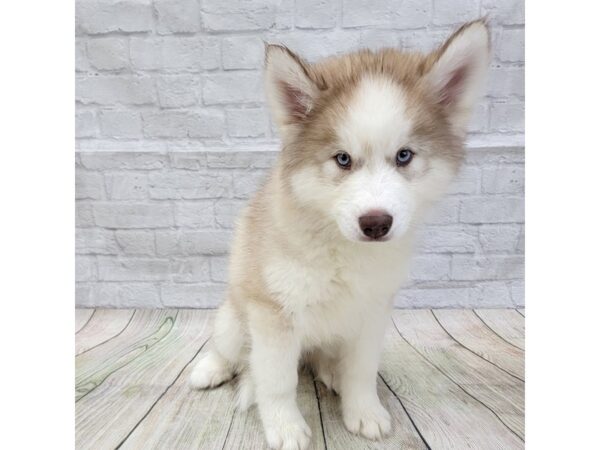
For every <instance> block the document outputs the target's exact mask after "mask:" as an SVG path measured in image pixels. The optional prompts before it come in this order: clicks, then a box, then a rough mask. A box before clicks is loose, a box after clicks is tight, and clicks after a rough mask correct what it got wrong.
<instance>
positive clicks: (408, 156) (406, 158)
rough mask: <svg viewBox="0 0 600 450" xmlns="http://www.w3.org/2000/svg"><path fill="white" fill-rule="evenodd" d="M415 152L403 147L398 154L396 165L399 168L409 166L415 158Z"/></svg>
mask: <svg viewBox="0 0 600 450" xmlns="http://www.w3.org/2000/svg"><path fill="white" fill-rule="evenodd" d="M413 155H414V153H413V151H412V150H411V149H410V148H407V147H403V148H401V149H400V150H398V153H396V165H397V166H398V167H404V166H407V165H408V163H410V161H411V160H412V158H413Z"/></svg>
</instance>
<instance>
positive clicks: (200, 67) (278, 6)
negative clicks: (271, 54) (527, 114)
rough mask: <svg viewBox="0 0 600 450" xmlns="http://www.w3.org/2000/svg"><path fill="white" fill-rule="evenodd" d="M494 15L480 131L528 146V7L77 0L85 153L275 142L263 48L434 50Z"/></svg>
mask: <svg viewBox="0 0 600 450" xmlns="http://www.w3.org/2000/svg"><path fill="white" fill-rule="evenodd" d="M485 14H488V15H489V18H490V21H491V24H492V28H493V49H494V52H493V61H492V70H491V72H492V73H491V76H490V80H489V83H488V89H487V92H486V96H485V98H484V99H483V100H482V102H481V103H480V105H479V106H478V108H477V113H476V116H475V117H474V119H473V122H472V126H471V130H472V134H473V135H474V136H475V137H478V136H491V138H492V139H493V137H494V136H506V135H508V136H516V137H521V136H522V133H523V109H524V89H523V84H524V83H523V76H524V54H523V47H524V45H523V44H524V18H523V1H522V0H521V1H515V0H500V1H488V0H460V1H448V0H427V1H423V0H406V1H402V2H400V1H394V0H368V1H367V0H333V1H321V0H307V1H304V0H303V1H295V2H294V1H292V0H256V1H252V2H248V1H242V0H228V1H226V2H225V1H222V0H203V1H200V0H120V1H118V2H117V1H115V0H78V1H77V27H76V31H77V36H76V56H77V58H76V59H77V63H76V69H77V74H76V77H77V83H76V100H77V147H78V148H79V149H81V150H94V149H99V148H102V149H110V150H116V151H118V150H122V149H123V148H126V146H127V145H131V144H134V145H135V147H136V149H139V150H144V149H145V150H150V149H152V150H154V149H156V148H167V147H168V146H169V145H173V144H177V145H179V146H181V145H186V146H191V147H195V148H198V147H201V146H215V145H218V146H235V145H236V144H240V143H242V144H247V143H249V142H250V143H253V144H263V143H274V142H276V136H275V133H274V132H273V127H272V126H271V125H270V123H269V118H268V115H267V113H266V111H265V109H264V105H265V99H264V95H263V93H262V79H261V70H262V63H263V41H268V42H281V43H285V44H287V45H289V46H290V47H291V48H292V49H294V50H297V51H298V52H299V53H301V54H303V55H305V56H306V57H307V58H309V59H313V60H314V59H316V58H319V57H322V56H326V55H329V54H332V53H342V52H345V51H348V50H354V49H357V48H359V47H364V46H368V47H371V48H377V47H383V46H395V47H398V48H404V49H424V50H428V49H431V48H433V47H435V46H436V45H438V44H439V43H441V42H442V40H443V39H444V38H445V37H447V36H448V34H449V33H450V32H451V30H452V29H453V28H454V27H455V26H456V25H457V24H459V23H461V22H464V21H467V20H471V19H474V18H477V17H480V16H482V15H485Z"/></svg>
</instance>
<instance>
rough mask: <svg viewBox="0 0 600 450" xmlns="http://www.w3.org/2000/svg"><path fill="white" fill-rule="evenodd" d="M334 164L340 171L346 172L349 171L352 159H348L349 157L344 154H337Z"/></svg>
mask: <svg viewBox="0 0 600 450" xmlns="http://www.w3.org/2000/svg"><path fill="white" fill-rule="evenodd" d="M335 162H336V163H337V165H338V166H340V167H341V168H342V169H346V170H348V169H350V166H352V158H350V155H349V154H348V153H346V152H339V153H338V154H337V155H335Z"/></svg>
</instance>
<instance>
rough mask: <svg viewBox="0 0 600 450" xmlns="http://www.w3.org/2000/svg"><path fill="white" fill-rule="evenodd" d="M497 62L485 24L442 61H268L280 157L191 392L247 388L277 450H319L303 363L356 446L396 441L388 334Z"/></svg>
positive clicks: (276, 53) (247, 222)
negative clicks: (382, 368) (383, 399)
mask: <svg viewBox="0 0 600 450" xmlns="http://www.w3.org/2000/svg"><path fill="white" fill-rule="evenodd" d="M488 60H489V31H488V28H487V26H486V24H485V22H484V21H482V20H479V21H475V22H471V23H468V24H466V25H464V26H462V27H461V28H460V29H459V30H457V31H456V32H455V33H454V34H453V35H452V36H450V38H449V39H448V40H447V41H446V42H445V43H444V44H443V45H442V46H441V47H440V48H439V49H437V50H435V51H433V52H432V53H430V54H427V55H423V54H417V53H402V52H399V51H397V50H394V49H385V50H380V51H377V52H371V51H368V50H364V51H359V52H356V53H351V54H347V55H344V56H341V57H332V58H329V59H325V60H323V61H321V62H318V63H315V64H309V63H307V62H306V61H304V60H303V59H302V58H300V57H299V56H297V55H296V54H294V53H292V52H291V51H290V50H289V49H287V48H285V47H282V46H278V45H268V46H267V47H266V63H265V74H266V93H267V96H268V101H269V106H270V109H271V113H272V115H273V118H274V120H275V122H276V123H277V126H278V127H279V131H280V134H281V140H282V147H281V152H280V153H279V158H278V160H277V162H276V164H275V166H274V168H273V170H272V172H271V175H270V177H269V178H268V180H267V181H266V183H265V184H264V185H263V187H262V188H261V189H260V190H259V192H258V193H257V194H256V195H255V197H254V199H253V200H252V201H251V202H250V204H249V205H248V207H247V208H246V209H245V211H244V212H243V213H242V215H241V217H240V219H239V222H238V224H237V229H236V234H235V238H234V242H233V246H232V251H231V261H230V272H229V277H230V283H229V290H228V294H227V298H226V299H225V301H224V302H223V304H222V305H221V307H220V308H219V311H218V313H217V317H216V320H215V325H214V326H215V328H214V335H213V337H212V342H211V348H210V349H209V350H208V352H207V353H206V354H205V355H204V357H203V358H202V359H201V360H200V361H199V362H198V364H197V366H196V367H195V368H194V370H193V373H192V375H191V384H192V386H194V387H195V388H199V389H205V388H211V387H215V386H217V385H219V384H221V383H223V382H225V381H228V380H230V379H231V378H232V377H233V376H234V375H236V374H237V375H239V392H238V395H239V401H240V404H241V406H242V407H244V408H245V407H248V406H250V405H251V404H253V403H256V404H257V406H258V411H259V414H260V418H261V420H262V424H263V427H264V432H265V436H266V440H267V443H268V445H269V446H270V447H271V448H284V449H292V448H293V449H296V448H301V449H304V448H306V447H307V446H308V444H309V441H310V436H311V430H310V429H309V427H308V426H307V424H306V422H305V420H304V418H303V417H302V415H301V414H300V411H299V410H298V406H297V404H296V386H297V383H298V367H299V363H300V361H301V359H304V360H306V361H307V362H308V363H309V364H310V365H311V367H312V369H313V371H314V373H315V375H316V376H317V378H318V379H319V380H321V381H322V382H323V383H325V384H326V385H327V386H328V387H329V388H333V389H335V391H336V392H338V393H339V395H340V397H341V409H342V411H341V412H342V417H343V421H344V424H345V426H346V428H347V429H348V430H349V431H350V432H352V433H356V434H360V435H362V436H364V437H366V438H369V439H380V438H382V437H383V436H384V435H386V434H387V433H388V432H389V431H390V430H391V426H392V424H391V420H390V415H389V413H388V412H387V411H386V410H385V408H384V407H383V406H382V405H381V403H380V401H379V398H378V396H377V391H376V378H377V370H378V364H379V355H380V352H381V347H382V340H383V335H384V330H385V328H386V324H387V322H388V321H389V315H390V310H391V308H392V303H393V297H394V294H395V292H396V291H397V289H398V288H399V287H400V285H401V284H402V282H403V281H404V280H406V278H407V263H408V260H409V256H410V253H411V246H412V242H413V235H414V229H415V226H416V225H417V224H418V223H419V222H420V221H421V219H422V218H423V216H424V214H425V212H426V211H427V209H428V207H429V206H430V205H431V203H432V202H434V201H435V200H437V199H439V198H440V197H441V196H442V194H443V192H444V190H445V188H446V187H447V186H448V184H449V183H450V182H451V180H452V178H453V177H454V175H455V174H456V172H457V170H458V168H459V165H460V163H461V160H462V159H463V153H464V149H463V143H464V139H465V135H466V128H467V125H468V122H469V118H470V113H471V110H472V108H473V105H474V104H475V102H476V100H477V98H478V93H479V90H480V89H481V87H482V83H483V81H484V78H485V73H486V71H487V65H488Z"/></svg>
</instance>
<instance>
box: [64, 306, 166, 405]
mask: <svg viewBox="0 0 600 450" xmlns="http://www.w3.org/2000/svg"><path fill="white" fill-rule="evenodd" d="M176 314H177V312H176V311H169V310H139V311H137V313H136V314H135V316H134V317H133V319H132V321H131V323H130V324H129V326H128V327H127V329H126V330H125V331H124V332H123V333H122V334H121V335H119V336H118V337H116V338H115V339H112V340H110V341H108V342H106V343H104V344H103V345H100V346H98V347H95V348H93V349H90V351H88V352H85V353H82V354H80V355H78V356H77V357H76V358H75V368H76V375H75V391H76V396H75V398H76V400H79V399H80V398H81V397H83V396H84V395H87V394H88V393H89V391H91V390H92V389H95V388H96V387H97V386H98V385H99V384H101V383H102V382H103V381H104V379H105V378H106V377H108V376H109V375H110V374H111V373H113V372H115V371H117V370H119V369H120V368H122V367H124V366H126V365H127V364H129V363H130V362H132V361H133V360H135V359H136V358H137V357H139V356H140V355H142V354H143V353H145V352H147V351H148V350H149V349H150V348H152V346H154V345H155V344H157V343H158V342H160V340H161V339H163V338H164V337H165V336H166V335H168V334H169V332H170V331H171V328H172V327H173V323H174V316H175V315H176Z"/></svg>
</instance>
